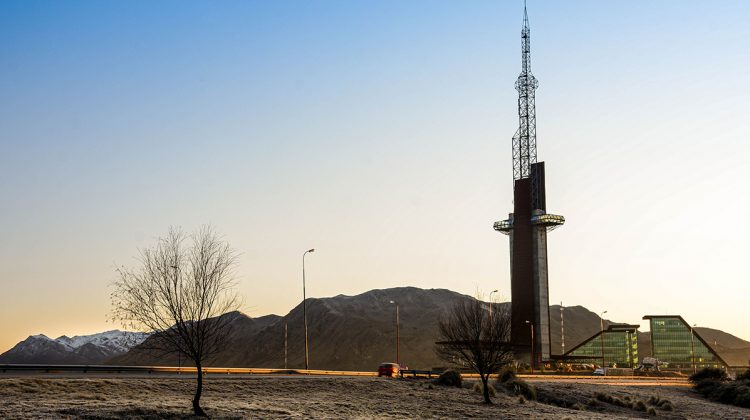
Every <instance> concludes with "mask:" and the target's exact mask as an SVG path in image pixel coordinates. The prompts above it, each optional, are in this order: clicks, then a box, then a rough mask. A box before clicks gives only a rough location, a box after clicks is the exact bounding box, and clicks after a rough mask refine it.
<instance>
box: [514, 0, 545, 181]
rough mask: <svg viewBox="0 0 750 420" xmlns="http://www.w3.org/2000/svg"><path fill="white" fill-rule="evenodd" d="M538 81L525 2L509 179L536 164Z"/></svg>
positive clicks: (521, 175)
mask: <svg viewBox="0 0 750 420" xmlns="http://www.w3.org/2000/svg"><path fill="white" fill-rule="evenodd" d="M537 87H539V82H538V81H537V80H536V78H535V77H534V75H533V74H531V29H530V28H529V14H528V12H527V11H526V1H525V0H524V3H523V28H522V29H521V74H520V75H518V79H517V80H516V90H517V91H518V131H516V134H515V135H514V136H513V179H514V180H515V179H522V178H528V177H529V176H531V165H532V164H534V163H536V100H535V92H534V91H535V90H536V88H537Z"/></svg>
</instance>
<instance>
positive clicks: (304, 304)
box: [302, 248, 315, 370]
mask: <svg viewBox="0 0 750 420" xmlns="http://www.w3.org/2000/svg"><path fill="white" fill-rule="evenodd" d="M308 252H315V248H311V249H308V250H307V251H305V252H304V253H303V254H302V317H303V318H304V319H305V370H307V369H310V362H309V359H308V357H307V297H306V293H305V255H307V253H308Z"/></svg>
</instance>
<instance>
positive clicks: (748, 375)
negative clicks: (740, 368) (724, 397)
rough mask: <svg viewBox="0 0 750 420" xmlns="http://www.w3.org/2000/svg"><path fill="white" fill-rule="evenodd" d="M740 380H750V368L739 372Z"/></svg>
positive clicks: (738, 378) (738, 377)
mask: <svg viewBox="0 0 750 420" xmlns="http://www.w3.org/2000/svg"><path fill="white" fill-rule="evenodd" d="M737 380H738V381H750V369H748V370H746V371H744V372H742V373H738V374H737Z"/></svg>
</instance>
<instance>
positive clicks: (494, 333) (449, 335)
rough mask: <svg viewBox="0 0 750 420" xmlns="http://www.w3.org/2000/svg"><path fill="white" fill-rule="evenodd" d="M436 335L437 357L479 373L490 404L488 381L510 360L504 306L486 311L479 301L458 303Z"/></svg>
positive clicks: (508, 321)
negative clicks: (463, 364)
mask: <svg viewBox="0 0 750 420" xmlns="http://www.w3.org/2000/svg"><path fill="white" fill-rule="evenodd" d="M490 311H492V312H490ZM438 332H439V337H440V338H439V341H438V342H437V343H436V352H437V354H438V356H439V357H440V358H441V359H443V360H445V361H447V362H450V363H454V362H455V361H456V360H460V361H461V362H463V363H466V365H468V366H469V367H470V368H471V369H472V370H474V371H475V372H476V373H478V374H479V377H480V378H481V379H482V385H483V391H484V402H485V403H487V404H492V400H491V399H490V393H489V389H488V380H489V377H490V375H492V374H493V373H497V372H499V371H500V369H501V368H502V367H503V366H505V365H507V364H509V363H510V362H511V361H512V360H513V352H512V350H511V346H510V343H509V341H510V311H509V310H508V307H507V305H503V306H499V305H493V306H492V307H489V306H485V305H484V303H483V302H481V301H480V300H478V299H471V300H465V301H462V302H459V303H457V304H456V305H455V306H454V307H453V308H451V309H450V310H449V311H448V312H447V313H446V314H445V315H444V316H443V317H442V318H441V319H440V322H439V324H438Z"/></svg>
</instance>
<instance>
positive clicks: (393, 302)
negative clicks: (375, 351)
mask: <svg viewBox="0 0 750 420" xmlns="http://www.w3.org/2000/svg"><path fill="white" fill-rule="evenodd" d="M391 303H392V304H394V305H396V364H397V365H398V366H399V368H400V367H401V357H400V354H399V331H398V330H399V320H398V302H396V301H393V300H392V301H391Z"/></svg>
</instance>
